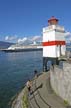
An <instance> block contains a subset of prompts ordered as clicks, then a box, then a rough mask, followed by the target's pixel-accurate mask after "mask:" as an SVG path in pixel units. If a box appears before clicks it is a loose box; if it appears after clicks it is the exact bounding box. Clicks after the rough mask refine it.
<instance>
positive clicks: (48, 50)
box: [43, 17, 66, 71]
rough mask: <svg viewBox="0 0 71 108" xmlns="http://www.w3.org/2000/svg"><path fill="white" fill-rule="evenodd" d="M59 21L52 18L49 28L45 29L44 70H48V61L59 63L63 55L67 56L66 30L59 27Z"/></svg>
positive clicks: (49, 21)
mask: <svg viewBox="0 0 71 108" xmlns="http://www.w3.org/2000/svg"><path fill="white" fill-rule="evenodd" d="M58 21H59V20H58V19H56V18H55V17H51V18H50V19H49V20H48V27H45V28H43V70H44V71H46V70H47V61H48V59H52V60H54V61H57V59H58V58H59V57H60V56H61V55H65V51H66V45H65V29H64V27H63V26H60V25H58Z"/></svg>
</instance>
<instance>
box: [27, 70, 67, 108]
mask: <svg viewBox="0 0 71 108" xmlns="http://www.w3.org/2000/svg"><path fill="white" fill-rule="evenodd" d="M32 91H33V93H32V94H31V95H30V96H29V108H67V107H66V105H65V104H64V101H63V100H62V99H61V98H60V97H58V96H57V95H56V94H55V93H54V92H53V90H52V89H51V86H50V81H49V73H48V72H47V73H43V74H41V75H40V76H39V77H38V78H35V80H33V86H32Z"/></svg>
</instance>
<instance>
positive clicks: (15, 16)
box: [0, 0, 71, 42]
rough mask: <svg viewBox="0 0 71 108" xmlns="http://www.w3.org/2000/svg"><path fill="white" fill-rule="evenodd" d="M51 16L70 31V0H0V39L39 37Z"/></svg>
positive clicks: (16, 39)
mask: <svg viewBox="0 0 71 108" xmlns="http://www.w3.org/2000/svg"><path fill="white" fill-rule="evenodd" d="M51 16H55V17H56V18H58V19H59V25H62V26H64V27H65V30H66V31H67V32H69V33H70V32H71V0H0V41H9V42H21V41H25V40H27V39H28V38H29V39H31V38H33V39H34V38H35V39H37V38H39V39H40V37H42V28H43V27H46V26H47V25H48V19H49V18H51Z"/></svg>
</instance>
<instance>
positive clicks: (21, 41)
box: [17, 37, 28, 43]
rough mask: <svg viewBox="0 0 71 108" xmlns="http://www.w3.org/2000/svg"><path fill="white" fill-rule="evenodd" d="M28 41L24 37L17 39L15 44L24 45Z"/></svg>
mask: <svg viewBox="0 0 71 108" xmlns="http://www.w3.org/2000/svg"><path fill="white" fill-rule="evenodd" d="M27 40H28V38H27V37H24V38H19V39H18V40H17V42H18V43H24V42H25V41H27Z"/></svg>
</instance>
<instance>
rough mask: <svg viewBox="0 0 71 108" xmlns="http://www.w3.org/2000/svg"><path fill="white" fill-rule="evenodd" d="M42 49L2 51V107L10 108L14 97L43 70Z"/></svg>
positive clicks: (0, 53) (0, 88) (0, 89)
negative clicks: (28, 81)
mask: <svg viewBox="0 0 71 108" xmlns="http://www.w3.org/2000/svg"><path fill="white" fill-rule="evenodd" d="M42 64H43V63H42V51H33V52H17V53H4V52H0V108H10V105H9V104H10V102H11V100H12V97H13V96H15V95H16V94H17V93H18V92H20V90H21V89H22V88H23V87H24V86H25V83H26V81H27V80H28V79H31V78H32V77H33V76H34V69H37V70H38V72H41V71H42Z"/></svg>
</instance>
